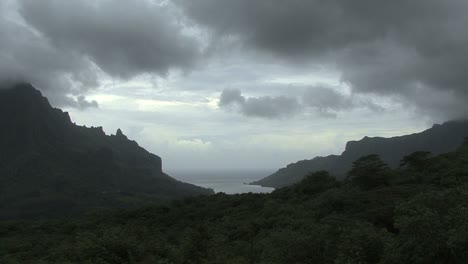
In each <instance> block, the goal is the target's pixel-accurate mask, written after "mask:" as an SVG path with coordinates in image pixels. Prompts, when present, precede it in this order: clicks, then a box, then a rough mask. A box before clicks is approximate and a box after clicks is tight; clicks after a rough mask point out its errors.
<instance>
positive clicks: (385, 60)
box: [175, 0, 468, 117]
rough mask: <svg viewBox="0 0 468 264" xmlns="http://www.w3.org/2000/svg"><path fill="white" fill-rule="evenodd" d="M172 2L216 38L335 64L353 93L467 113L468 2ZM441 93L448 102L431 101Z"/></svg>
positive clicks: (285, 56) (450, 112) (295, 59)
mask: <svg viewBox="0 0 468 264" xmlns="http://www.w3.org/2000/svg"><path fill="white" fill-rule="evenodd" d="M175 2H177V3H178V4H179V5H180V6H181V7H182V9H183V10H184V11H185V13H186V14H187V15H189V16H190V17H191V18H192V19H193V20H194V21H195V22H196V23H199V24H201V25H203V26H205V27H207V28H210V29H211V30H212V33H213V37H214V38H223V37H226V36H227V37H230V38H231V37H233V36H234V37H236V38H237V39H239V40H240V41H241V42H242V43H244V44H247V45H248V46H250V47H253V48H256V49H258V50H260V51H264V52H266V53H269V54H273V55H275V56H277V57H279V58H282V59H287V60H289V61H291V62H305V61H307V62H315V63H319V64H328V65H336V66H337V67H338V69H339V70H340V71H341V73H342V80H343V81H344V82H346V83H349V84H350V86H351V87H352V89H353V91H354V92H359V93H371V94H377V95H384V96H386V95H392V96H400V97H401V98H403V100H405V101H407V102H408V103H410V104H412V105H415V106H417V107H419V108H420V109H421V111H429V112H437V111H440V112H444V113H446V114H447V115H448V116H450V117H457V116H453V114H454V113H458V115H459V116H460V115H463V114H466V113H468V107H466V106H465V107H461V108H460V106H461V105H463V104H460V102H461V101H466V100H467V99H468V74H466V69H467V68H468V59H467V58H468V31H467V30H466V26H467V25H468V16H467V15H466V14H467V13H468V1H465V0H444V1H440V0H413V1H406V0H395V1H386V0H378V1H376V0H358V1H348V0H327V1H324V0H291V1H272V0H257V1H250V0H239V1H230V0H200V1H190V0H175ZM441 92H442V93H446V94H450V95H451V99H450V100H448V101H447V102H446V103H449V104H450V105H445V104H442V105H434V104H429V105H428V104H427V103H426V102H427V101H434V100H436V99H437V97H438V96H439V94H440V93H441ZM428 96H429V97H431V96H434V98H433V100H428V99H426V98H423V97H428ZM448 109H451V110H448ZM431 110H432V111H431ZM447 110H448V111H447ZM459 116H458V117H459Z"/></svg>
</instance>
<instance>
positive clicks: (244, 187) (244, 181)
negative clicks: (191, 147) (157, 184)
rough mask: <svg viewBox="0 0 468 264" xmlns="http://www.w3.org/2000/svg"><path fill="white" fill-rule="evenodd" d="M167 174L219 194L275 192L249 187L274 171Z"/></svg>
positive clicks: (181, 171)
mask: <svg viewBox="0 0 468 264" xmlns="http://www.w3.org/2000/svg"><path fill="white" fill-rule="evenodd" d="M167 173H168V174H169V175H170V176H171V177H173V178H175V179H177V180H179V181H183V182H187V183H191V184H194V185H198V186H201V187H205V188H211V189H213V190H214V191H215V192H217V193H218V192H223V193H226V194H236V193H249V192H252V193H269V192H272V191H273V190H274V188H269V187H262V186H258V185H249V183H251V182H253V181H257V180H260V179H262V178H265V177H267V176H268V175H270V174H272V173H273V171H272V170H242V169H232V170H167Z"/></svg>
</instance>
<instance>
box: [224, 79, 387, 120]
mask: <svg viewBox="0 0 468 264" xmlns="http://www.w3.org/2000/svg"><path fill="white" fill-rule="evenodd" d="M302 90H303V92H302V93H300V94H298V95H296V96H294V95H289V96H282V95H280V96H260V97H245V96H243V95H242V92H241V90H239V89H225V90H223V91H222V93H221V96H220V98H219V103H218V106H219V107H220V108H223V109H226V110H234V111H237V112H239V113H241V114H243V115H245V116H253V117H262V118H282V117H287V116H292V115H294V114H297V113H300V112H306V111H311V112H314V113H315V114H318V115H319V116H322V117H327V118H330V117H336V116H337V114H338V113H339V112H341V111H345V110H351V109H354V108H368V109H372V110H374V111H376V110H377V111H378V110H381V108H380V107H379V106H378V105H376V104H374V103H372V102H370V101H365V100H362V99H360V98H356V97H354V96H352V95H345V94H341V93H339V92H337V91H335V90H334V89H333V88H332V87H324V86H314V87H302Z"/></svg>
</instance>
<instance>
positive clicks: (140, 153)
mask: <svg viewBox="0 0 468 264" xmlns="http://www.w3.org/2000/svg"><path fill="white" fill-rule="evenodd" d="M6 88H7V89H5V87H3V89H0V120H1V121H0V122H1V127H0V209H1V210H0V219H16V218H21V219H29V218H50V217H63V216H69V215H75V214H77V213H80V212H84V211H89V210H96V209H109V208H131V207H140V206H143V205H145V204H151V203H154V202H158V203H159V202H162V201H167V200H171V199H175V198H183V197H189V196H194V195H201V194H211V193H213V191H212V190H209V189H204V188H201V187H198V186H195V185H191V184H187V183H183V182H180V181H177V180H175V179H173V178H171V177H170V176H168V175H167V174H165V173H164V172H163V171H162V161H161V158H160V157H159V156H156V155H154V154H151V153H149V152H148V151H146V150H145V149H143V148H142V147H140V146H138V144H137V143H136V142H135V141H132V140H129V139H128V138H127V137H126V136H125V135H124V133H123V132H122V131H121V130H120V129H119V130H117V132H116V133H115V135H110V136H108V135H106V134H105V133H104V131H103V129H102V127H91V128H87V127H84V126H77V125H75V124H74V123H72V121H71V119H70V117H69V115H68V113H66V112H62V111H61V110H60V109H56V108H53V107H51V105H50V104H49V102H48V100H47V99H46V98H45V97H43V96H42V94H41V93H40V92H39V91H38V90H37V89H35V88H34V87H33V86H32V85H30V84H18V85H14V86H12V87H6Z"/></svg>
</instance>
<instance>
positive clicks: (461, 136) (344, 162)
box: [251, 120, 468, 188]
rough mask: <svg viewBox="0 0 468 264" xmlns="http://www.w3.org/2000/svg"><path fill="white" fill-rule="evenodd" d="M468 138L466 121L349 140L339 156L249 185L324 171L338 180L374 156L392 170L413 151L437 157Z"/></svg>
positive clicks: (291, 180)
mask: <svg viewBox="0 0 468 264" xmlns="http://www.w3.org/2000/svg"><path fill="white" fill-rule="evenodd" d="M467 136H468V121H466V120H460V121H449V122H445V123H443V124H441V125H434V126H433V127H432V128H429V129H427V130H425V131H423V132H420V133H415V134H411V135H405V136H398V137H392V138H382V137H364V138H363V139H361V140H359V141H349V142H348V143H347V144H346V148H345V150H344V152H343V153H342V154H341V155H330V156H326V157H315V158H313V159H311V160H302V161H298V162H296V163H293V164H289V165H288V166H286V167H285V168H281V169H279V170H278V171H277V172H275V173H273V174H272V175H270V176H268V177H266V178H264V179H261V180H258V181H255V182H252V183H251V184H253V185H260V186H263V187H273V188H281V187H284V186H288V185H291V184H294V183H297V182H299V181H301V180H302V179H303V178H304V177H305V175H307V174H309V173H311V172H315V171H321V170H326V171H328V172H330V174H331V175H333V176H335V177H337V178H338V179H343V178H344V177H346V174H347V173H348V171H349V170H350V169H351V166H352V164H353V161H355V160H357V159H358V158H360V157H362V156H365V155H370V154H377V155H379V156H380V157H381V158H382V160H383V161H384V162H385V163H387V164H388V165H389V166H390V167H392V168H397V167H398V166H399V165H400V160H401V159H402V158H403V157H404V156H406V155H409V154H411V153H413V152H415V151H428V152H431V153H432V154H441V153H446V152H449V151H453V150H455V149H456V148H457V147H458V146H460V145H461V144H462V143H463V142H464V140H465V137H467Z"/></svg>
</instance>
